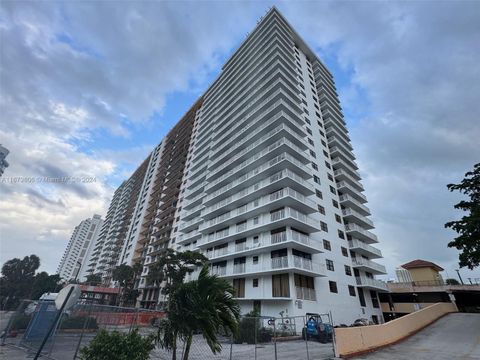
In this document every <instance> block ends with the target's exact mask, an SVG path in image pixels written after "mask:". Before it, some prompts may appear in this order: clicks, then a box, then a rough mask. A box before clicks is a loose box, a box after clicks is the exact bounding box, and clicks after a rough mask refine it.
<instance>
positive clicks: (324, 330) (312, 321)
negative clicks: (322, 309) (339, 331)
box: [302, 313, 333, 344]
mask: <svg viewBox="0 0 480 360" xmlns="http://www.w3.org/2000/svg"><path fill="white" fill-rule="evenodd" d="M305 316H306V318H307V324H306V326H305V327H304V328H303V329H302V337H303V339H304V340H305V339H311V338H314V339H317V340H318V341H320V342H321V343H322V344H326V343H328V342H331V341H332V337H333V326H332V325H331V324H329V323H325V322H323V320H322V316H321V315H320V314H315V313H307V314H306V315H305Z"/></svg>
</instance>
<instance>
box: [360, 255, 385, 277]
mask: <svg viewBox="0 0 480 360" xmlns="http://www.w3.org/2000/svg"><path fill="white" fill-rule="evenodd" d="M352 265H353V267H354V268H356V269H360V270H364V271H368V272H371V273H373V274H386V273H387V270H386V269H385V266H383V265H380V264H377V263H376V262H374V261H370V260H367V259H364V258H361V257H357V258H352Z"/></svg>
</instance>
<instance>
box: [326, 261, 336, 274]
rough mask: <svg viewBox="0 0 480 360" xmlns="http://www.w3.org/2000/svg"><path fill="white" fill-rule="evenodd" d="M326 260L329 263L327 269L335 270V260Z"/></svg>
mask: <svg viewBox="0 0 480 360" xmlns="http://www.w3.org/2000/svg"><path fill="white" fill-rule="evenodd" d="M325 262H326V263H327V270H330V271H335V267H334V266H333V261H332V260H328V259H326V260H325Z"/></svg>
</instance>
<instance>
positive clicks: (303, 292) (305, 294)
mask: <svg viewBox="0 0 480 360" xmlns="http://www.w3.org/2000/svg"><path fill="white" fill-rule="evenodd" d="M295 293H296V295H297V299H302V300H311V301H316V300H317V294H316V292H315V289H310V288H305V287H300V286H295Z"/></svg>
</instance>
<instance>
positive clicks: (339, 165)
mask: <svg viewBox="0 0 480 360" xmlns="http://www.w3.org/2000/svg"><path fill="white" fill-rule="evenodd" d="M332 166H333V168H334V169H335V170H337V169H344V170H346V171H347V172H348V173H349V174H350V175H351V176H352V177H353V178H355V179H357V180H361V179H362V178H361V177H360V174H359V173H358V172H357V170H356V169H354V168H353V167H351V166H349V165H348V164H347V163H346V162H345V161H343V160H342V159H341V158H338V157H336V158H333V159H332Z"/></svg>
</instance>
